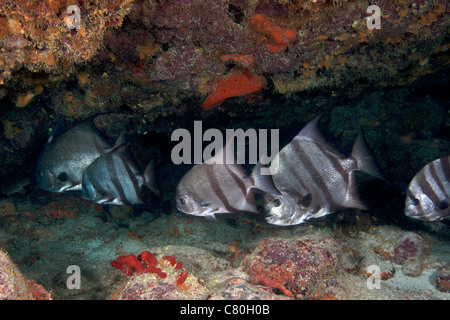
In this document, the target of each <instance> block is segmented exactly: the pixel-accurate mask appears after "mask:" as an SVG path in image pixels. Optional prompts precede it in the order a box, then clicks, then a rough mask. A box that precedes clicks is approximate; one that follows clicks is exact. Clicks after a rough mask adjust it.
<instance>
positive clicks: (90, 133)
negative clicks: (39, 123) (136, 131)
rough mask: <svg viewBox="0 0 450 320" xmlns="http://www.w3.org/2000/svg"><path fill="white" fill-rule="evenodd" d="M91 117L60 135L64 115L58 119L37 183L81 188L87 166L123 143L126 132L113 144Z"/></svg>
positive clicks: (41, 160) (42, 156)
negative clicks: (97, 127) (104, 137)
mask: <svg viewBox="0 0 450 320" xmlns="http://www.w3.org/2000/svg"><path fill="white" fill-rule="evenodd" d="M94 118H95V116H94V117H90V118H88V119H87V120H85V121H83V122H82V123H80V124H79V125H77V126H75V127H73V128H72V129H70V130H68V131H66V132H64V133H62V134H59V135H58V134H57V133H56V132H57V131H59V128H60V127H62V123H63V118H61V119H60V120H59V121H58V124H57V125H56V127H55V129H54V130H53V133H52V135H51V136H50V137H49V139H48V141H47V144H46V146H45V147H44V150H43V151H42V152H41V154H40V155H39V158H38V161H37V164H36V172H35V177H36V183H37V185H38V186H39V187H40V188H41V189H44V190H46V191H50V192H64V191H74V190H77V191H79V190H81V178H82V175H83V172H84V171H85V170H86V168H87V167H88V166H89V165H90V164H91V163H92V162H93V161H94V160H95V159H97V158H98V157H100V156H101V155H103V154H105V153H108V152H110V151H111V150H113V149H114V148H116V147H117V146H119V145H121V144H123V140H124V135H123V134H122V135H120V137H119V138H118V139H117V141H116V143H115V144H114V145H113V146H110V145H109V144H108V142H106V140H104V139H103V137H102V136H101V135H100V133H99V132H98V131H97V129H95V127H94V125H93V123H92V121H93V120H94Z"/></svg>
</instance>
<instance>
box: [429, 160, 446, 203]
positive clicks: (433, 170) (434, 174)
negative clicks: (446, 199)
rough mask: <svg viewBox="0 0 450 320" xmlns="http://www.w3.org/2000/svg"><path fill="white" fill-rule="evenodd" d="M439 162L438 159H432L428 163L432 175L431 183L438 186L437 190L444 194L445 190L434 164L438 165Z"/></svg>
mask: <svg viewBox="0 0 450 320" xmlns="http://www.w3.org/2000/svg"><path fill="white" fill-rule="evenodd" d="M440 163H441V161H440V159H438V160H435V161H433V162H432V163H431V164H430V174H431V176H432V177H433V180H434V181H433V183H434V185H435V186H436V187H437V188H439V190H440V191H441V192H442V193H443V194H444V195H445V190H444V184H443V183H442V180H441V178H440V177H439V174H438V172H437V169H436V166H439V165H440Z"/></svg>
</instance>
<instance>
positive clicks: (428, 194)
mask: <svg viewBox="0 0 450 320" xmlns="http://www.w3.org/2000/svg"><path fill="white" fill-rule="evenodd" d="M405 215H406V216H408V217H411V218H416V219H420V220H425V221H439V220H442V219H444V218H447V219H448V218H450V155H447V156H444V157H442V158H439V159H436V160H434V161H432V162H430V163H428V164H427V165H425V166H424V167H423V168H422V169H421V170H420V171H419V172H418V173H417V174H416V175H415V176H414V178H413V179H412V180H411V183H410V184H409V187H408V191H407V194H406V200H405Z"/></svg>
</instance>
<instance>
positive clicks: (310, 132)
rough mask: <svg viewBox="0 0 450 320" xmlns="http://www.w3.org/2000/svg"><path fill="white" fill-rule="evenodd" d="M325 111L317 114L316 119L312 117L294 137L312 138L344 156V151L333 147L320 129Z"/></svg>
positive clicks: (329, 149) (330, 150)
mask: <svg viewBox="0 0 450 320" xmlns="http://www.w3.org/2000/svg"><path fill="white" fill-rule="evenodd" d="M322 115H323V113H321V114H319V115H318V116H316V117H315V118H314V119H312V120H311V121H310V122H308V123H307V124H306V125H305V126H304V127H303V129H302V130H300V132H299V133H298V134H297V135H296V136H295V138H294V139H300V140H304V139H306V140H311V141H313V142H314V143H316V144H318V145H321V146H323V147H324V148H325V149H327V150H328V151H329V152H331V153H333V154H335V155H337V156H339V157H343V155H342V153H341V152H340V151H339V150H337V149H336V148H334V147H332V146H331V145H330V144H329V143H328V142H327V140H326V139H325V137H324V136H323V134H322V132H320V130H319V121H320V118H321V117H322Z"/></svg>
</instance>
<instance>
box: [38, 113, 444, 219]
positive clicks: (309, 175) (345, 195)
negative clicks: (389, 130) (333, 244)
mask: <svg viewBox="0 0 450 320" xmlns="http://www.w3.org/2000/svg"><path fill="white" fill-rule="evenodd" d="M320 117H321V116H320V115H319V116H317V117H315V118H314V119H313V120H311V121H310V122H309V123H308V124H306V125H305V126H304V127H303V129H302V130H301V131H300V132H299V133H298V134H297V135H296V136H295V137H294V138H293V139H292V141H291V142H290V143H288V144H287V145H286V146H285V147H284V148H282V149H281V150H280V151H279V152H278V153H277V154H276V155H274V157H273V158H272V162H271V164H275V166H272V165H271V166H270V167H269V169H270V168H277V170H276V171H273V170H272V171H270V174H269V175H262V174H261V168H262V165H261V164H260V163H258V164H257V165H255V167H254V169H253V171H252V173H251V174H249V173H248V172H247V171H246V169H245V168H244V167H243V166H242V165H240V164H236V161H234V163H232V164H226V163H225V161H223V160H224V159H225V158H226V154H229V153H231V154H234V150H232V149H230V148H229V144H228V143H226V144H225V146H224V147H223V148H222V149H221V150H218V151H217V152H216V153H215V155H214V157H213V158H212V159H209V160H208V161H205V162H203V163H201V164H197V165H194V166H193V167H192V168H191V169H190V170H189V171H188V172H187V173H186V174H185V175H184V176H183V178H182V179H181V180H180V182H179V183H178V186H177V188H176V195H175V203H176V207H177V209H178V210H179V211H181V212H183V213H186V214H190V215H195V216H201V217H205V218H207V219H208V220H210V221H214V222H216V217H215V214H219V213H231V212H251V213H257V212H258V209H257V206H256V203H255V195H254V192H255V190H260V191H261V192H263V199H264V211H265V214H266V217H265V218H266V221H267V222H268V223H269V224H274V225H279V226H290V225H298V224H301V223H304V222H306V221H308V220H310V219H316V218H320V217H323V216H326V215H328V214H331V213H334V212H337V211H340V210H349V209H350V210H358V211H368V208H367V207H366V205H365V204H364V202H363V201H362V200H361V199H360V197H359V195H358V190H357V182H356V178H355V171H358V170H359V171H363V172H366V173H368V174H370V175H372V176H374V177H376V178H378V179H383V180H384V178H383V176H382V175H381V173H380V170H379V168H378V165H377V162H376V160H375V158H374V156H373V154H372V153H371V151H370V150H369V148H368V146H367V143H366V141H365V139H364V136H363V133H362V132H360V133H359V134H358V136H357V138H356V140H355V143H354V146H353V149H352V152H351V154H350V155H349V156H348V157H346V156H344V155H343V154H342V153H341V152H339V151H338V150H337V149H336V148H334V147H332V146H331V145H330V144H329V143H328V142H327V141H326V139H325V138H324V137H323V136H322V134H321V132H320V131H319V129H318V123H319V120H320ZM92 122H93V118H92V117H91V118H88V119H87V120H85V121H83V122H82V123H80V124H78V125H77V126H75V127H73V128H72V129H70V130H67V131H66V132H64V133H61V134H59V135H58V134H57V133H55V131H57V130H54V133H53V134H52V135H51V136H50V138H49V140H48V142H47V144H46V145H45V147H44V149H43V151H42V152H41V154H40V156H39V158H38V161H37V165H36V174H35V178H36V183H37V185H38V186H39V187H40V188H42V189H44V190H46V191H50V192H66V191H81V196H82V197H83V198H85V199H87V200H89V201H92V202H95V203H99V204H102V205H108V204H109V205H136V204H142V203H144V202H145V200H146V199H144V197H143V188H148V189H149V190H151V191H152V192H153V193H154V194H156V195H158V196H159V197H161V193H160V191H159V186H158V184H157V179H156V175H155V171H154V168H153V161H150V162H149V164H148V165H147V167H146V168H145V169H144V170H140V168H139V167H138V166H137V164H136V162H135V161H134V159H133V157H132V156H131V155H130V153H129V152H128V147H129V143H127V142H126V141H125V138H124V134H122V135H120V136H119V138H118V139H117V141H116V142H115V143H114V145H112V146H110V145H109V144H108V143H107V141H106V140H105V139H104V138H103V137H102V136H101V135H100V133H99V132H98V131H97V130H96V128H95V127H94V125H93V123H92ZM219 160H222V161H219ZM405 215H406V216H408V217H411V218H416V219H420V220H425V221H440V220H443V219H450V155H445V156H443V157H441V158H439V159H436V160H434V161H432V162H430V163H428V164H427V165H425V166H424V167H423V168H422V169H421V170H420V171H419V172H418V173H417V174H416V175H415V176H414V177H413V179H412V180H411V183H410V184H409V187H408V190H407V192H406V200H405Z"/></svg>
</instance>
